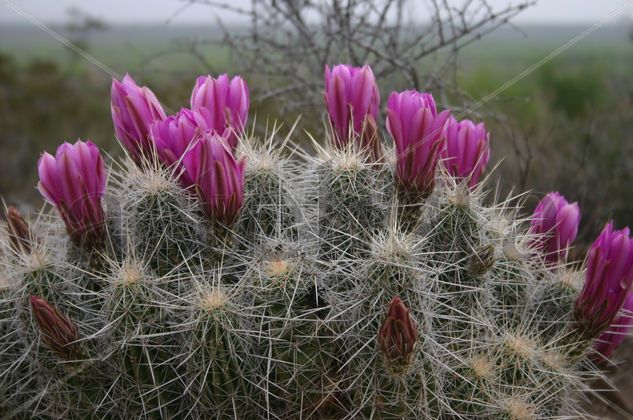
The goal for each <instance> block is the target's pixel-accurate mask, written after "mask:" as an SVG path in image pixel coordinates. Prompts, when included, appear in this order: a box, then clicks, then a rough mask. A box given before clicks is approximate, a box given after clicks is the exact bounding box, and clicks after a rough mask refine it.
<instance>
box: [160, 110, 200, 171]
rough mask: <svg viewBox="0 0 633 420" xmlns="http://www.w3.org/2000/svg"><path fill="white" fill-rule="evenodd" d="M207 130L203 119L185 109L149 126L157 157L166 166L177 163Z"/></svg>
mask: <svg viewBox="0 0 633 420" xmlns="http://www.w3.org/2000/svg"><path fill="white" fill-rule="evenodd" d="M207 130H208V128H207V123H206V121H205V119H204V118H203V117H202V116H201V115H200V114H199V113H197V112H194V111H191V110H188V109H185V108H183V109H181V110H180V111H179V112H178V113H177V114H176V115H171V116H169V117H167V118H166V119H164V120H162V121H156V122H154V123H153V124H152V125H151V126H150V132H151V135H152V139H153V140H154V145H155V147H156V152H157V154H158V157H159V159H160V160H161V162H163V163H164V164H165V165H167V166H172V165H173V164H175V163H176V162H179V161H180V159H181V158H182V156H183V155H184V153H185V151H186V150H187V148H188V147H189V145H190V144H191V143H192V142H193V141H194V140H196V139H198V138H199V137H201V136H202V135H203V134H204V133H205V132H206V131H207Z"/></svg>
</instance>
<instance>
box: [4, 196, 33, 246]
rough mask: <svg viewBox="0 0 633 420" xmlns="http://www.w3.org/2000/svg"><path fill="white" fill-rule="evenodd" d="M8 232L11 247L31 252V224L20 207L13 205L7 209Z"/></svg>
mask: <svg viewBox="0 0 633 420" xmlns="http://www.w3.org/2000/svg"><path fill="white" fill-rule="evenodd" d="M7 233H8V234H9V240H10V241H11V248H13V250H14V251H15V252H24V253H26V254H28V253H30V252H31V231H30V229H29V225H28V224H27V223H26V221H25V220H24V217H22V214H21V213H20V211H19V210H18V209H16V208H15V207H13V206H11V207H9V208H8V209H7Z"/></svg>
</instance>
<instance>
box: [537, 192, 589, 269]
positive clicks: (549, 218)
mask: <svg viewBox="0 0 633 420" xmlns="http://www.w3.org/2000/svg"><path fill="white" fill-rule="evenodd" d="M579 224H580V208H579V207H578V203H571V204H570V203H568V202H567V200H566V199H565V197H563V196H562V195H560V194H559V193H558V192H551V193H549V194H547V195H546V196H545V197H544V198H543V199H542V200H541V201H540V202H539V203H538V205H537V206H536V209H535V210H534V214H533V215H532V221H531V227H530V232H531V233H533V234H535V235H537V236H538V237H537V238H536V240H535V241H534V245H535V246H536V247H537V248H538V249H540V250H542V251H543V252H544V253H545V257H546V259H547V261H549V262H552V263H555V262H556V261H558V260H560V259H562V258H564V257H565V253H566V252H567V249H568V248H569V246H570V245H571V243H572V242H574V239H576V235H577V234H578V225H579Z"/></svg>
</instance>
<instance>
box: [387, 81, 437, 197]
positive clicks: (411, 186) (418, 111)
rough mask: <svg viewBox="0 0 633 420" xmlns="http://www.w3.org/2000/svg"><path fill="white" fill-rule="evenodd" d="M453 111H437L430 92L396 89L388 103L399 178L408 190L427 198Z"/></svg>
mask: <svg viewBox="0 0 633 420" xmlns="http://www.w3.org/2000/svg"><path fill="white" fill-rule="evenodd" d="M448 117H449V111H443V112H441V113H439V114H438V113H437V110H436V107H435V101H434V100H433V96H432V95H431V94H430V93H419V92H416V91H414V90H407V91H404V92H400V93H398V92H393V93H392V94H391V95H390V96H389V100H388V102H387V131H389V134H391V137H392V138H393V141H394V143H395V146H396V158H397V162H396V181H397V183H398V186H399V187H400V188H402V189H404V190H405V191H408V192H414V193H417V194H419V195H420V196H421V198H426V197H428V196H429V195H431V193H432V192H433V188H434V186H435V170H436V168H437V162H438V159H439V156H440V152H441V151H442V149H443V148H444V141H445V136H444V129H445V126H446V122H447V120H448Z"/></svg>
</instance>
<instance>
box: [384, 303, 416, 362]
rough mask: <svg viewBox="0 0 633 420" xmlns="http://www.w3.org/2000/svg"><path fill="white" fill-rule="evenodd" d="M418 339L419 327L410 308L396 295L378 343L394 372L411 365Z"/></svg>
mask: <svg viewBox="0 0 633 420" xmlns="http://www.w3.org/2000/svg"><path fill="white" fill-rule="evenodd" d="M417 341H418V328H417V325H416V323H415V321H414V320H413V318H411V315H410V314H409V309H408V308H407V307H406V306H405V304H404V303H403V302H402V300H400V298H399V297H397V296H396V297H394V298H393V300H392V301H391V304H390V306H389V312H388V313H387V318H386V319H385V321H384V322H383V324H382V327H381V328H380V331H379V333H378V345H379V346H380V350H381V351H382V353H383V355H384V356H385V360H386V362H387V366H388V368H389V369H391V370H392V371H394V372H400V373H401V372H404V371H406V370H407V369H408V367H409V366H410V363H411V360H412V358H413V355H414V350H415V347H416V344H417Z"/></svg>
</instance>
